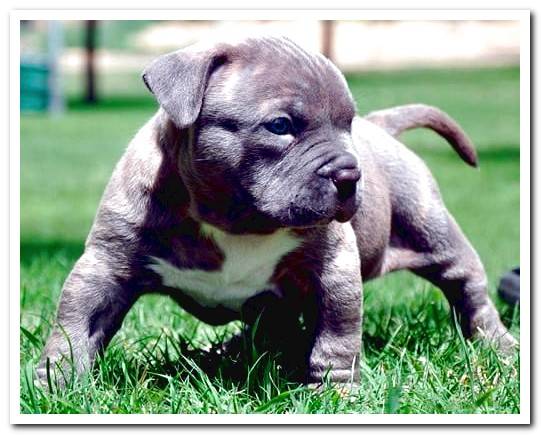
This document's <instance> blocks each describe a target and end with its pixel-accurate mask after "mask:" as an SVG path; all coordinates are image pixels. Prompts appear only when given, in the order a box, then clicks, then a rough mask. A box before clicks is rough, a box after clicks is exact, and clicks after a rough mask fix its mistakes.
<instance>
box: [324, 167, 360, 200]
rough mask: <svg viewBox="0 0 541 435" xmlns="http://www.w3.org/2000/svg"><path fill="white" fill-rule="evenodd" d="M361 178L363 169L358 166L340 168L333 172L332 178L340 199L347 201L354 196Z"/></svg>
mask: <svg viewBox="0 0 541 435" xmlns="http://www.w3.org/2000/svg"><path fill="white" fill-rule="evenodd" d="M360 178H361V171H359V169H357V168H347V169H338V170H336V171H335V172H333V174H332V176H331V180H332V182H333V183H334V185H335V186H336V190H337V191H338V199H339V200H341V201H345V200H347V199H349V198H351V197H352V196H354V195H355V191H356V188H357V181H359V180H360Z"/></svg>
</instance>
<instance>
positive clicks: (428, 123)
mask: <svg viewBox="0 0 541 435" xmlns="http://www.w3.org/2000/svg"><path fill="white" fill-rule="evenodd" d="M143 80H144V82H145V84H146V86H147V87H148V88H149V90H150V91H151V92H152V93H153V94H154V96H155V98H156V99H157V101H158V102H159V104H160V109H159V110H158V112H157V113H156V114H155V115H154V116H153V117H152V118H151V119H150V120H149V121H148V122H147V124H146V125H145V126H144V127H143V128H142V129H141V130H140V131H139V132H138V133H137V135H136V136H135V138H134V139H133V140H132V142H131V143H130V145H129V147H128V148H127V150H126V152H125V154H124V156H123V157H122V158H121V160H120V162H119V163H118V164H117V166H116V168H115V170H114V173H113V175H112V178H111V180H110V182H109V184H108V186H107V188H106V190H105V193H104V195H103V198H102V201H101V204H100V207H99V210H98V212H97V215H96V218H95V221H94V224H93V226H92V229H91V231H90V234H89V236H88V238H87V241H86V245H85V251H84V254H83V255H82V257H81V258H80V259H79V260H78V261H77V263H76V264H75V267H74V268H73V270H72V272H71V273H70V275H69V277H68V278H67V280H66V282H65V284H64V288H63V290H62V297H61V300H60V305H59V309H58V317H57V322H56V326H55V327H54V329H53V331H52V334H51V336H50V338H49V340H48V342H47V344H46V346H45V349H44V351H43V356H42V361H41V363H40V366H39V368H38V375H39V377H40V378H42V379H44V378H46V377H47V372H48V367H55V366H56V367H58V368H61V369H63V370H64V373H65V372H66V369H69V368H70V367H71V366H70V364H73V366H74V367H75V369H76V372H77V373H82V372H83V371H85V370H88V369H89V368H90V367H91V365H92V363H93V361H94V359H95V356H96V353H97V352H98V351H100V350H102V349H104V348H105V346H107V344H108V342H109V341H110V339H111V338H112V336H113V335H114V334H115V333H116V332H117V330H118V329H119V328H120V326H121V323H122V320H123V318H124V316H125V314H126V313H127V312H128V310H129V309H130V307H131V306H132V305H133V304H134V302H135V301H136V300H137V299H138V298H139V297H140V296H141V295H143V294H145V293H149V292H160V293H163V294H166V295H169V296H170V297H172V298H173V299H175V300H176V301H178V303H179V304H180V305H181V306H182V307H183V308H184V309H185V310H187V311H188V312H190V313H192V314H193V315H195V316H197V317H198V318H199V319H201V320H202V321H204V322H207V323H209V324H212V325H220V324H225V323H227V322H230V321H232V320H235V319H241V320H243V321H244V322H245V323H246V324H248V325H253V324H254V323H257V329H258V333H260V334H261V335H263V336H265V337H269V338H272V339H273V340H274V339H275V340H278V342H282V343H285V344H286V345H292V346H293V347H295V346H298V348H302V349H305V352H306V370H305V377H304V380H305V381H306V382H307V383H313V382H315V383H318V382H321V380H322V378H323V377H324V376H328V377H329V378H330V379H331V380H332V381H334V382H348V381H350V380H352V379H353V380H356V379H358V361H359V353H360V344H361V317H362V316H361V313H362V282H363V280H369V279H372V278H375V277H378V276H381V275H383V274H385V273H388V272H391V271H394V270H399V269H409V270H411V271H413V272H414V273H415V274H417V275H419V276H422V277H424V278H426V279H428V280H429V281H430V282H432V283H434V284H435V285H437V286H438V287H440V288H441V289H442V291H443V292H444V293H445V295H446V297H447V299H448V301H449V303H450V305H451V306H452V308H453V309H454V310H455V311H456V313H457V314H458V316H459V318H460V322H461V325H462V329H463V331H464V334H466V335H467V336H479V337H482V338H485V339H487V340H490V341H493V342H496V343H497V344H498V345H499V346H500V347H501V348H504V349H508V348H512V347H513V346H514V345H515V340H514V339H513V337H512V336H511V335H510V334H509V333H508V332H507V330H506V328H505V327H504V326H503V325H502V323H501V321H500V319H499V316H498V313H497V311H496V309H495V308H494V305H493V304H492V302H491V301H490V299H489V297H488V295H487V289H486V286H487V279H486V276H485V272H484V270H483V266H482V264H481V262H480V260H479V257H478V256H477V254H476V252H475V251H474V249H473V248H472V247H471V245H470V243H468V241H467V239H466V238H465V237H464V235H463V234H462V232H461V230H460V229H459V227H458V225H457V224H456V222H455V220H454V219H453V217H452V216H451V215H450V214H449V212H448V211H447V209H446V208H445V206H444V204H443V202H442V200H441V198H440V194H439V191H438V188H437V186H436V183H435V181H434V179H433V177H432V176H431V174H430V172H429V170H428V169H427V168H426V166H425V165H424V164H423V162H422V161H421V160H420V159H419V158H418V157H417V156H416V155H414V154H413V153H412V152H411V151H409V150H408V149H407V148H406V147H404V146H403V145H402V144H401V143H399V142H398V141H397V140H395V139H394V137H393V136H396V135H398V134H400V133H401V132H402V131H404V130H406V129H408V128H414V127H420V126H425V127H429V128H432V129H434V130H436V131H438V132H439V133H440V134H442V135H443V136H444V137H446V138H447V139H448V140H449V141H450V142H451V144H452V145H453V146H454V147H455V149H456V150H457V151H458V153H459V154H460V155H461V157H462V158H463V159H464V160H465V161H466V162H468V163H469V164H471V165H476V164H477V160H476V154H475V150H474V149H473V147H472V146H471V144H470V142H469V141H468V139H467V138H466V136H465V135H464V133H463V132H462V131H461V129H460V128H459V126H458V125H456V123H454V122H453V121H452V120H451V119H450V118H449V117H447V116H446V115H445V114H443V113H442V112H441V111H439V110H437V109H435V108H430V107H427V106H421V105H414V106H404V107H401V108H394V109H389V110H387V111H381V112H376V113H373V114H371V115H369V116H368V117H367V118H365V119H363V118H360V117H358V116H356V115H355V105H354V102H353V98H352V96H351V93H350V91H349V90H348V87H347V84H346V81H345V79H344V77H343V75H342V74H341V73H340V72H339V70H338V69H337V68H336V67H335V66H334V65H333V64H332V63H331V62H330V61H329V60H327V59H326V58H325V57H323V56H321V55H319V54H311V53H308V52H306V51H305V50H303V49H301V48H300V47H299V46H297V45H296V44H295V43H293V42H292V41H290V40H288V39H286V38H272V37H263V38H252V39H246V40H243V41H240V42H235V43H226V42H222V43H216V44H212V45H208V46H201V45H195V46H192V47H189V48H187V49H183V50H180V51H177V52H174V53H171V54H167V55H164V56H162V57H159V58H158V59H156V60H155V61H154V62H153V63H151V64H150V65H149V66H148V67H147V68H146V70H145V71H144V73H143ZM300 317H302V319H303V325H304V329H303V331H304V333H303V334H301V333H300V332H299V331H300V330H301V325H300V322H299V319H300ZM297 332H299V333H297ZM299 337H302V338H301V340H304V343H297V342H295V340H296V339H297V338H299Z"/></svg>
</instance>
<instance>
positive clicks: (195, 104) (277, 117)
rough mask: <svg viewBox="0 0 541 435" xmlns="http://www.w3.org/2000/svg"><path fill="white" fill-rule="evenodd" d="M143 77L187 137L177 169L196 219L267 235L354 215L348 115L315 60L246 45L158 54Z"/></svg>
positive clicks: (279, 42) (264, 43) (288, 50)
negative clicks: (187, 192)
mask: <svg viewBox="0 0 541 435" xmlns="http://www.w3.org/2000/svg"><path fill="white" fill-rule="evenodd" d="M143 79H144V81H145V83H146V85H147V87H148V88H149V89H150V90H151V92H152V93H153V94H154V95H155V97H156V98H157V100H158V102H159V103H160V105H161V106H162V108H163V110H164V111H165V112H166V113H167V115H168V116H169V117H170V119H171V120H172V121H173V123H174V124H175V125H176V127H177V128H178V129H179V130H185V134H184V137H187V138H189V140H186V141H183V143H180V144H179V145H178V146H179V147H180V149H179V150H178V156H179V157H178V159H179V162H178V164H179V169H180V173H181V176H182V178H183V180H184V182H185V184H186V187H187V189H188V191H189V193H190V199H191V206H190V210H191V213H192V214H193V216H194V217H195V218H196V219H199V220H202V221H205V222H208V223H210V224H212V225H216V226H218V227H220V228H222V229H224V230H226V231H230V232H234V233H243V232H271V231H274V230H275V229H277V228H283V227H309V226H316V225H322V224H326V223H329V222H330V221H332V220H334V219H336V220H338V221H341V222H344V221H346V220H348V219H350V218H351V217H352V216H353V214H354V213H355V211H356V209H357V207H358V205H359V199H360V192H359V191H358V181H359V179H360V176H361V173H360V168H359V166H358V161H357V158H356V156H355V154H354V150H353V146H352V138H351V123H352V120H353V117H354V115H355V107H354V103H353V100H352V97H351V94H350V92H349V90H348V88H347V85H346V82H345V80H344V78H343V76H342V74H341V73H340V72H339V71H338V69H337V68H336V67H335V66H334V65H333V64H332V63H331V62H329V61H328V60H327V59H326V58H324V57H323V56H321V55H317V54H310V53H308V52H306V51H304V50H303V49H301V48H300V47H299V46H297V45H296V44H294V43H293V42H291V41H290V40H288V39H286V38H257V39H255V38H254V39H247V40H244V41H242V42H238V43H234V44H233V43H218V44H213V45H212V46H207V47H201V46H192V47H189V48H188V49H184V50H180V51H177V52H174V53H171V54H167V55H164V56H162V57H160V58H158V59H156V60H155V61H154V62H153V63H152V64H151V65H150V66H149V67H148V68H147V69H146V70H145V71H144V73H143Z"/></svg>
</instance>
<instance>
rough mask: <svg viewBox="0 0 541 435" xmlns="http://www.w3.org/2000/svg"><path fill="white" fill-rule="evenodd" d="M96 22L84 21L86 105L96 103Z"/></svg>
mask: <svg viewBox="0 0 541 435" xmlns="http://www.w3.org/2000/svg"><path fill="white" fill-rule="evenodd" d="M95 50H96V21H95V20H87V21H85V84H86V89H85V101H86V102H87V103H96V102H97V101H98V96H97V93H96V62H95Z"/></svg>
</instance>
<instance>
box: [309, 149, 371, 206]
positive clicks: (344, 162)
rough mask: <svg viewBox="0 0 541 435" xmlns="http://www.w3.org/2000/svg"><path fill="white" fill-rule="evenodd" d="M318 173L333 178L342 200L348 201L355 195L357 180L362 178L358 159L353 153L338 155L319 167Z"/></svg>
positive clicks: (339, 197)
mask: <svg viewBox="0 0 541 435" xmlns="http://www.w3.org/2000/svg"><path fill="white" fill-rule="evenodd" d="M317 173H318V174H319V175H320V176H322V177H325V178H329V179H331V180H332V182H333V184H334V185H335V186H336V190H337V193H338V199H339V200H340V201H346V200H348V199H350V198H352V197H353V196H354V195H355V191H356V188H357V182H358V181H359V180H360V178H361V171H360V170H359V166H358V164H357V159H356V158H355V156H353V154H351V153H342V154H340V155H338V156H336V157H335V158H333V159H332V160H331V161H329V162H327V163H326V164H325V165H323V166H322V167H321V168H319V170H318V171H317Z"/></svg>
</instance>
